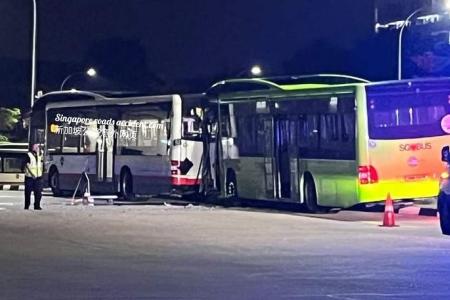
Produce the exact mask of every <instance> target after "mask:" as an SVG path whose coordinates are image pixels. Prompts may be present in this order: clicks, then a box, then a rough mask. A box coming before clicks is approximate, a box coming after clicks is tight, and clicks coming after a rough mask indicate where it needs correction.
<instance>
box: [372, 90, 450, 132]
mask: <svg viewBox="0 0 450 300" xmlns="http://www.w3.org/2000/svg"><path fill="white" fill-rule="evenodd" d="M366 91H367V111H368V122H369V123H368V127H369V137H370V138H371V139H383V140H390V139H408V138H422V137H431V136H441V135H446V133H445V132H444V131H443V130H442V128H441V120H442V118H443V117H444V116H446V115H447V114H449V113H450V103H449V102H450V85H448V83H447V84H446V85H445V86H444V85H442V87H441V88H440V89H436V87H434V89H433V90H431V89H428V88H427V87H426V86H420V84H419V85H416V86H414V87H412V88H411V87H410V86H404V88H399V87H398V86H369V87H367V90H366Z"/></svg>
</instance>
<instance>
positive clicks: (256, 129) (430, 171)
mask: <svg viewBox="0 0 450 300" xmlns="http://www.w3.org/2000/svg"><path fill="white" fill-rule="evenodd" d="M329 79H333V80H334V81H336V79H337V80H339V79H344V80H347V79H350V82H345V83H331V84H330V83H326V82H327V81H328V80H329ZM209 94H211V95H214V96H213V97H212V99H211V102H210V103H211V104H210V105H211V107H214V106H216V107H217V109H216V111H217V115H218V116H217V119H218V121H219V123H220V126H218V133H217V136H218V137H219V138H218V139H217V140H218V141H219V140H220V141H221V142H220V143H218V146H219V147H221V148H222V151H218V152H217V153H218V154H219V156H220V157H219V163H218V164H217V165H218V168H217V176H218V178H219V183H218V186H219V187H220V186H223V188H222V189H220V190H221V195H222V196H223V197H228V198H231V199H233V198H234V199H235V198H237V197H241V198H249V199H262V200H272V201H287V202H296V203H302V204H303V205H304V206H305V207H306V208H307V209H308V210H309V211H310V212H321V211H326V210H327V209H328V208H330V207H338V208H346V207H350V206H353V205H356V204H362V203H372V202H378V201H383V200H385V199H386V195H387V194H388V193H390V194H391V197H392V198H393V199H395V200H403V199H417V198H428V197H435V196H436V195H437V193H438V181H439V175H440V174H441V172H442V171H443V170H444V168H443V166H442V163H441V161H440V159H439V158H440V151H441V148H442V147H443V146H444V145H446V144H448V139H449V136H448V134H449V133H450V79H449V78H437V79H417V80H402V81H386V82H377V83H370V82H367V81H364V80H358V79H357V78H353V77H343V76H334V75H317V76H311V77H308V76H305V77H302V76H300V77H290V78H287V79H286V78H279V79H274V80H270V79H236V80H225V81H222V82H219V83H217V84H215V85H214V86H213V87H212V88H211V89H210V91H209Z"/></svg>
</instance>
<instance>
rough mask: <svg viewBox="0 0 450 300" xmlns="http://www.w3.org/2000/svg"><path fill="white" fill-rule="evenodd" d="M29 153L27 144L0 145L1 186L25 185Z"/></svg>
mask: <svg viewBox="0 0 450 300" xmlns="http://www.w3.org/2000/svg"><path fill="white" fill-rule="evenodd" d="M27 152H28V144H27V143H0V185H19V184H23V182H24V180H25V178H24V177H25V174H24V170H23V167H24V164H25V161H26V159H27V157H28V156H27Z"/></svg>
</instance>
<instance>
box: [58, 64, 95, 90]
mask: <svg viewBox="0 0 450 300" xmlns="http://www.w3.org/2000/svg"><path fill="white" fill-rule="evenodd" d="M78 74H86V75H87V76H89V77H95V76H97V71H96V70H95V69H94V68H89V69H88V70H87V71H83V72H75V73H72V74H70V75H68V76H67V77H66V78H64V80H63V82H62V83H61V87H60V88H59V89H60V90H61V91H62V90H63V87H64V84H65V83H66V82H67V81H68V80H69V79H70V78H72V76H74V75H78Z"/></svg>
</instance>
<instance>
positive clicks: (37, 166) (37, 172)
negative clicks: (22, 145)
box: [25, 152, 43, 177]
mask: <svg viewBox="0 0 450 300" xmlns="http://www.w3.org/2000/svg"><path fill="white" fill-rule="evenodd" d="M28 157H29V158H30V162H29V163H28V164H27V168H25V176H27V177H33V176H35V177H42V168H43V165H42V157H41V156H40V155H39V154H38V155H37V156H34V155H33V153H31V152H28ZM30 172H31V173H30Z"/></svg>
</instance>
